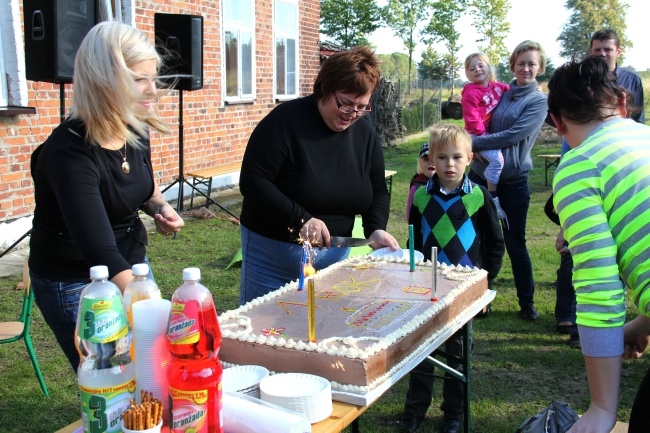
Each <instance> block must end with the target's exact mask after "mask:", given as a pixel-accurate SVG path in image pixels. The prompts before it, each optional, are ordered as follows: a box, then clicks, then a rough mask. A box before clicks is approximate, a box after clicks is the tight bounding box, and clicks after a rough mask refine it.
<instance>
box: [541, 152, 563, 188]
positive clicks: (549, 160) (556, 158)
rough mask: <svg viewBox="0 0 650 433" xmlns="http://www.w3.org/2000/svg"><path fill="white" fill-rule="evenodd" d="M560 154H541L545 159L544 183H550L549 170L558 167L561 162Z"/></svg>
mask: <svg viewBox="0 0 650 433" xmlns="http://www.w3.org/2000/svg"><path fill="white" fill-rule="evenodd" d="M560 156H562V155H559V154H551V155H539V157H540V158H542V159H543V160H544V185H548V170H549V168H556V167H557V165H558V163H559V162H560Z"/></svg>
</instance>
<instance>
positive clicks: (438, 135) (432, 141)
mask: <svg viewBox="0 0 650 433" xmlns="http://www.w3.org/2000/svg"><path fill="white" fill-rule="evenodd" d="M448 144H454V145H456V146H458V147H459V148H462V149H463V150H465V151H466V152H467V156H468V157H469V156H470V155H472V137H470V135H469V134H468V133H467V131H465V128H463V127H461V126H458V125H454V124H453V123H437V124H435V125H433V127H432V128H431V130H430V131H429V161H433V158H434V154H435V153H436V151H437V150H438V149H439V148H441V147H443V146H446V145H448Z"/></svg>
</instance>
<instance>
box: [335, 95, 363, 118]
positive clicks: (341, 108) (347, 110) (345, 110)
mask: <svg viewBox="0 0 650 433" xmlns="http://www.w3.org/2000/svg"><path fill="white" fill-rule="evenodd" d="M334 100H335V101H336V106H337V107H338V109H339V111H340V112H341V113H345V114H352V113H354V114H355V115H357V116H364V115H366V114H368V113H370V112H371V111H372V109H371V107H370V104H368V105H366V108H362V109H361V110H355V109H354V108H352V107H349V106H347V105H343V104H341V101H339V97H338V96H336V93H335V94H334Z"/></svg>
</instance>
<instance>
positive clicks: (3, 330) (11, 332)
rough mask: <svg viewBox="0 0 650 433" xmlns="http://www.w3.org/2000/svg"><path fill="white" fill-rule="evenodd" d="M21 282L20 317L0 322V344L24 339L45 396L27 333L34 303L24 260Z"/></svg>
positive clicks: (45, 390) (43, 381) (32, 347)
mask: <svg viewBox="0 0 650 433" xmlns="http://www.w3.org/2000/svg"><path fill="white" fill-rule="evenodd" d="M23 284H24V285H25V290H24V298H23V309H22V312H21V313H20V317H19V318H18V321H17V322H0V344H5V343H13V342H14V341H18V340H20V339H23V340H25V346H27V352H28V353H29V358H30V359H31V360H32V365H33V366H34V371H35V372H36V377H37V378H38V383H40V384H41V390H42V391H43V394H45V397H49V396H50V393H49V391H48V390H47V386H46V385H45V380H44V379H43V375H42V374H41V369H40V367H39V366H38V361H37V360H36V353H35V352H34V346H33V345H32V338H31V337H30V335H29V328H30V326H31V323H32V305H33V304H34V293H33V292H32V290H31V281H30V278H29V268H28V267H27V261H26V260H25V265H24V267H23Z"/></svg>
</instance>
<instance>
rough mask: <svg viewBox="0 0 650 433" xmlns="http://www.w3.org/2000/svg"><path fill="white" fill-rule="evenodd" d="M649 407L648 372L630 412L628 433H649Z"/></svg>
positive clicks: (649, 381) (649, 377)
mask: <svg viewBox="0 0 650 433" xmlns="http://www.w3.org/2000/svg"><path fill="white" fill-rule="evenodd" d="M649 407H650V370H648V372H647V373H646V374H645V377H644V378H643V381H642V382H641V385H639V390H638V391H637V393H636V397H635V399H634V404H633V405H632V412H631V413H630V423H629V427H628V430H627V431H628V433H648V432H650V416H648V408H649Z"/></svg>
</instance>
